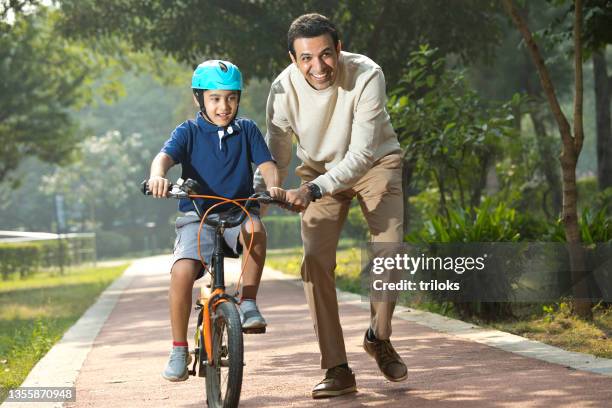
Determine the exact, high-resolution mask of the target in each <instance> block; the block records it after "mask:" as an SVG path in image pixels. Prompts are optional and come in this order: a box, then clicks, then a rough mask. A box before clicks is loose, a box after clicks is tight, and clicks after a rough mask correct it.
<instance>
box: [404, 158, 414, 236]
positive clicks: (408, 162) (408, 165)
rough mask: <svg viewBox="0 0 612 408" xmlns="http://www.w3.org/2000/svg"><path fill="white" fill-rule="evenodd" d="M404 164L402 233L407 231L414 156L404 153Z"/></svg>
mask: <svg viewBox="0 0 612 408" xmlns="http://www.w3.org/2000/svg"><path fill="white" fill-rule="evenodd" d="M403 162H404V165H403V167H402V193H403V195H404V235H406V234H407V233H408V226H409V220H410V218H409V216H410V204H409V198H410V197H411V196H412V193H413V192H412V190H411V188H410V184H411V183H412V175H413V174H414V168H415V166H416V156H415V155H412V156H411V157H410V158H406V156H405V155H404V159H403Z"/></svg>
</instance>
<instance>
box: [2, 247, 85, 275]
mask: <svg viewBox="0 0 612 408" xmlns="http://www.w3.org/2000/svg"><path fill="white" fill-rule="evenodd" d="M91 239H92V238H91V237H79V236H75V237H70V238H65V239H62V240H61V241H58V240H57V239H49V240H41V241H25V242H8V243H0V275H1V276H2V279H3V280H8V279H9V278H10V277H11V275H14V274H19V277H21V278H25V277H27V276H28V275H30V274H32V273H33V272H35V271H36V270H37V269H38V268H39V267H43V268H51V267H59V266H60V265H62V266H67V265H71V264H73V263H75V262H76V263H80V262H81V261H82V260H83V259H84V256H83V252H91V251H89V250H88V249H87V247H88V246H89V247H91Z"/></svg>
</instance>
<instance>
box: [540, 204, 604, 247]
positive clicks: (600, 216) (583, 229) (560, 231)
mask: <svg viewBox="0 0 612 408" xmlns="http://www.w3.org/2000/svg"><path fill="white" fill-rule="evenodd" d="M578 226H579V228H580V239H581V242H583V243H584V244H586V245H593V244H597V243H603V242H612V218H610V217H609V216H608V215H607V214H606V209H605V208H604V209H601V210H599V211H598V212H595V213H594V212H592V211H591V210H590V209H589V208H585V209H584V210H583V211H582V214H581V215H580V218H579V219H578ZM545 240H546V241H552V242H566V239H565V229H564V227H563V221H562V220H561V219H559V220H557V222H555V223H553V224H552V225H550V227H549V230H548V233H547V234H546V236H545Z"/></svg>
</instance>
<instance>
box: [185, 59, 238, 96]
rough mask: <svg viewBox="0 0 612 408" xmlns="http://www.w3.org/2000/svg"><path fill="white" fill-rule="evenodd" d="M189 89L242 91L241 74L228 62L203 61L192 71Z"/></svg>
mask: <svg viewBox="0 0 612 408" xmlns="http://www.w3.org/2000/svg"><path fill="white" fill-rule="evenodd" d="M191 88H192V89H202V90H205V89H220V90H225V91H242V74H241V73H240V70H239V69H238V67H237V66H235V65H234V64H232V63H231V62H229V61H221V60H208V61H204V62H203V63H201V64H200V65H198V67H197V68H196V69H195V71H193V77H192V78H191Z"/></svg>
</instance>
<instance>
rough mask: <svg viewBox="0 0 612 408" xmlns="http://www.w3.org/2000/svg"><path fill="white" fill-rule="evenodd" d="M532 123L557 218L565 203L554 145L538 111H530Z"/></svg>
mask: <svg viewBox="0 0 612 408" xmlns="http://www.w3.org/2000/svg"><path fill="white" fill-rule="evenodd" d="M529 117H530V118H531V123H533V129H534V130H535V134H536V143H537V146H538V153H539V154H540V157H541V158H542V172H543V173H544V177H546V182H547V183H548V186H549V188H550V192H551V193H552V199H551V204H552V210H553V217H554V218H555V219H556V218H557V217H558V216H559V214H560V213H561V205H562V203H563V192H562V191H561V177H560V176H559V170H558V167H556V166H555V154H554V153H553V152H552V146H551V143H550V141H549V140H547V139H548V135H547V134H546V126H544V121H542V120H541V119H540V118H539V117H538V114H537V113H536V112H533V111H531V112H529Z"/></svg>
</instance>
